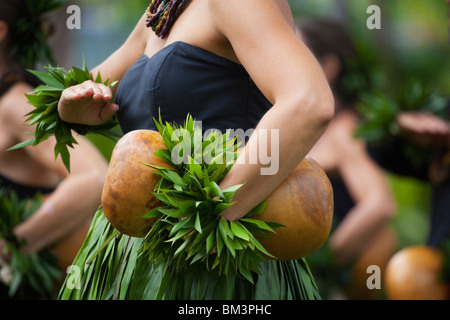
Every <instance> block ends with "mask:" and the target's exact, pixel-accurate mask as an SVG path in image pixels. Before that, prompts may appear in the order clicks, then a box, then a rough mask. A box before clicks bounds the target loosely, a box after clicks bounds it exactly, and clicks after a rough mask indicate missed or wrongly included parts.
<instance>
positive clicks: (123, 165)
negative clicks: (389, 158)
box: [102, 130, 333, 260]
mask: <svg viewBox="0 0 450 320" xmlns="http://www.w3.org/2000/svg"><path fill="white" fill-rule="evenodd" d="M162 148H166V145H165V144H164V141H163V139H162V137H161V135H160V134H159V132H157V131H153V130H135V131H132V132H129V133H127V134H126V135H124V136H123V137H122V138H121V139H120V140H119V141H118V143H117V144H116V146H115V148H114V150H113V153H112V155H111V161H110V165H109V169H108V173H107V176H106V180H105V185H104V188H103V194H102V206H103V211H104V213H105V216H106V218H107V219H108V220H109V222H110V223H111V224H112V226H114V227H115V228H116V229H117V230H118V231H120V232H122V233H124V234H126V235H129V236H133V237H145V235H146V234H147V233H148V231H149V230H150V228H151V226H152V224H153V223H154V219H148V218H142V216H143V215H144V214H145V213H147V212H148V211H149V210H151V209H153V208H155V207H156V206H159V205H162V203H161V202H160V201H159V200H157V199H156V198H155V197H154V195H153V190H154V188H155V186H156V184H157V183H158V181H159V179H160V175H158V174H157V173H155V169H152V168H150V167H148V166H145V165H143V163H148V164H152V165H155V166H159V167H166V168H170V166H169V165H168V164H167V163H166V162H164V161H163V160H162V159H160V158H159V157H157V156H155V155H154V152H156V151H158V150H159V149H162ZM253 218H256V219H261V220H263V221H267V222H277V223H280V224H282V225H284V227H280V228H276V234H273V233H270V234H268V235H269V236H270V238H264V237H260V238H258V240H259V241H260V242H261V244H262V245H263V246H264V247H265V248H266V250H267V251H268V252H269V253H271V254H272V255H274V256H275V257H276V258H277V259H280V260H292V259H298V258H301V257H304V256H307V255H309V254H311V253H313V252H314V251H316V250H317V249H319V248H320V247H321V246H322V245H323V244H324V243H325V241H326V240H327V238H328V236H329V233H330V230H331V224H332V219H333V190H332V187H331V184H330V181H329V180H328V177H327V176H326V174H325V172H324V171H323V170H322V168H321V167H320V166H319V164H317V163H316V162H315V161H314V160H313V159H312V158H310V157H308V156H307V157H305V158H304V159H303V160H302V161H301V162H300V164H299V165H298V166H297V167H296V168H295V169H294V170H293V171H292V172H291V174H290V175H289V176H288V177H287V178H286V179H285V180H284V181H283V182H282V183H281V184H280V185H279V186H278V187H277V188H276V189H275V190H274V191H273V192H272V194H271V195H270V196H269V197H268V198H267V205H266V208H265V209H264V211H263V213H262V214H261V215H259V216H255V217H253Z"/></svg>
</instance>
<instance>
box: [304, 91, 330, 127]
mask: <svg viewBox="0 0 450 320" xmlns="http://www.w3.org/2000/svg"><path fill="white" fill-rule="evenodd" d="M297 106H298V107H299V109H300V110H298V111H299V113H300V114H303V115H305V114H307V116H308V121H309V122H310V123H311V124H313V125H315V126H316V127H318V128H321V129H324V128H326V127H327V126H328V124H329V123H330V122H331V120H333V118H334V110H335V108H334V96H333V94H332V92H331V89H330V87H329V86H328V85H325V86H321V88H317V87H316V88H312V89H311V90H309V91H308V92H303V93H300V95H299V96H297Z"/></svg>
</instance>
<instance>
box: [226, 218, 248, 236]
mask: <svg viewBox="0 0 450 320" xmlns="http://www.w3.org/2000/svg"><path fill="white" fill-rule="evenodd" d="M230 227H231V231H232V232H233V234H234V235H235V236H236V237H239V238H241V239H243V240H246V241H248V240H249V239H250V237H249V235H248V230H246V229H245V227H244V226H242V224H241V223H240V222H234V221H230Z"/></svg>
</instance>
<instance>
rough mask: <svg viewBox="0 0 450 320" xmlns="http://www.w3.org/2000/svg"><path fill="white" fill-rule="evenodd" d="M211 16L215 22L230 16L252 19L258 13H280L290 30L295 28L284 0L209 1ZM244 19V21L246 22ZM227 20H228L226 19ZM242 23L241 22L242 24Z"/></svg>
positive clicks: (288, 7) (287, 4) (289, 9)
mask: <svg viewBox="0 0 450 320" xmlns="http://www.w3.org/2000/svg"><path fill="white" fill-rule="evenodd" d="M208 3H209V7H210V9H211V12H212V14H213V15H214V17H215V19H218V20H217V21H219V23H220V21H221V19H226V18H227V17H232V16H234V17H235V16H236V15H239V16H243V17H247V18H248V19H250V20H251V19H252V16H255V15H258V14H259V13H273V14H274V15H277V14H279V13H281V14H282V15H283V16H284V18H285V20H287V21H288V22H289V24H290V25H291V27H292V28H295V24H294V18H293V16H292V11H291V8H290V6H289V3H288V2H287V1H286V0H246V1H242V0H227V1H222V0H210V1H208ZM248 19H245V20H244V21H248ZM227 20H228V19H227ZM244 21H243V22H244Z"/></svg>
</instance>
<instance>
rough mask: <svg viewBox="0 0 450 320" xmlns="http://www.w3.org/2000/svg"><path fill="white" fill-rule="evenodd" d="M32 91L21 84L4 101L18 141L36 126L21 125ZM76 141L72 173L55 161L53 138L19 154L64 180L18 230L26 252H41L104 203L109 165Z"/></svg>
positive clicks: (88, 146)
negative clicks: (27, 95)
mask: <svg viewBox="0 0 450 320" xmlns="http://www.w3.org/2000/svg"><path fill="white" fill-rule="evenodd" d="M31 90H32V88H31V87H29V86H28V85H25V84H19V85H16V86H15V87H14V88H13V89H12V90H11V92H10V93H8V97H7V98H5V99H3V105H5V106H6V107H8V110H7V112H5V115H6V117H7V119H6V120H7V121H5V123H10V124H11V127H10V128H9V132H12V134H13V135H14V139H15V140H17V141H25V140H27V139H29V137H30V135H29V133H27V132H32V131H33V128H32V127H29V126H25V125H18V124H23V123H24V115H25V114H27V113H28V112H30V111H31V110H32V106H31V105H29V104H28V102H27V100H26V97H25V96H24V93H28V92H30V91H31ZM76 139H77V142H78V145H77V147H76V150H74V149H71V150H70V157H71V173H70V174H69V173H68V172H67V170H66V169H65V167H64V165H63V163H62V161H61V159H60V158H58V159H57V160H56V161H55V157H54V150H53V147H54V145H55V140H54V138H53V137H51V138H49V139H48V140H46V141H44V142H42V143H40V144H39V145H37V146H35V147H33V146H29V147H26V148H25V149H23V150H18V151H17V152H26V154H27V156H28V157H30V158H31V160H32V161H35V162H38V163H39V164H40V165H42V166H43V167H44V168H46V169H47V170H50V171H53V172H54V173H55V174H56V175H58V176H59V177H61V182H60V183H59V184H58V186H57V188H56V189H55V191H53V192H52V193H51V195H50V196H48V198H46V199H45V201H44V202H43V204H42V206H41V207H40V208H39V209H38V210H37V211H36V212H35V213H34V214H33V215H32V216H31V217H30V218H29V219H27V220H26V221H24V222H22V223H21V224H19V225H18V226H17V227H16V229H15V233H16V235H17V236H18V237H19V238H22V239H25V240H26V242H27V244H26V245H25V246H24V247H23V251H24V252H26V253H31V252H37V251H40V250H42V249H44V248H46V247H48V246H49V245H51V244H53V243H54V242H55V241H57V240H58V239H60V238H61V237H63V236H65V235H67V234H69V233H70V232H72V231H74V230H75V229H76V228H77V227H79V226H80V225H81V224H83V223H85V222H86V221H87V219H89V218H90V217H92V216H93V214H94V212H95V210H96V209H97V207H98V206H99V204H100V199H101V192H102V188H103V183H104V177H105V175H106V171H107V162H106V160H105V159H104V157H103V156H102V155H101V154H100V152H99V151H98V150H97V149H96V148H95V147H94V146H93V145H92V144H91V143H90V142H89V141H88V140H87V139H85V138H84V137H76ZM9 152H16V151H9Z"/></svg>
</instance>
